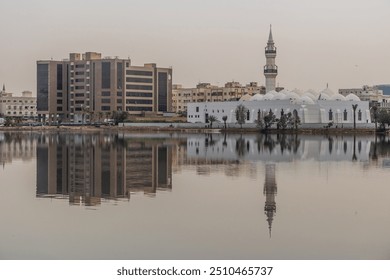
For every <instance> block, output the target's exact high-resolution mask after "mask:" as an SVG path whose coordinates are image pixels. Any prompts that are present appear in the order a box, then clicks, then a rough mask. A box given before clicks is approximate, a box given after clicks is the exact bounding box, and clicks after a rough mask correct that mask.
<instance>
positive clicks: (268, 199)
mask: <svg viewBox="0 0 390 280" xmlns="http://www.w3.org/2000/svg"><path fill="white" fill-rule="evenodd" d="M277 190H278V189H277V186H276V176H275V164H272V163H268V164H266V165H265V183H264V190H263V194H264V196H265V206H264V213H265V215H266V217H267V222H268V230H269V237H270V238H271V232H272V222H273V220H274V215H275V213H276V201H275V196H276V194H277Z"/></svg>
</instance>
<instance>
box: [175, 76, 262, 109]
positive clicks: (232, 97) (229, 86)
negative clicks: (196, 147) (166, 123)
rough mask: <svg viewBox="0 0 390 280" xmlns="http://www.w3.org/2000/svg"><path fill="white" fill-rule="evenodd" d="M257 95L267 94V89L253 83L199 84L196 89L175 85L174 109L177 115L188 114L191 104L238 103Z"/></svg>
mask: <svg viewBox="0 0 390 280" xmlns="http://www.w3.org/2000/svg"><path fill="white" fill-rule="evenodd" d="M256 93H260V94H265V87H264V86H259V85H258V84H257V83H256V82H251V83H249V84H247V85H246V86H242V85H241V84H240V83H239V82H228V83H226V84H225V85H224V86H223V87H218V86H214V85H211V84H210V83H199V84H198V85H197V86H196V87H195V88H183V87H182V86H181V85H173V90H172V109H173V111H174V112H176V113H183V112H187V103H189V102H218V101H236V100H239V99H240V98H241V97H242V96H244V95H246V94H249V95H254V94H256Z"/></svg>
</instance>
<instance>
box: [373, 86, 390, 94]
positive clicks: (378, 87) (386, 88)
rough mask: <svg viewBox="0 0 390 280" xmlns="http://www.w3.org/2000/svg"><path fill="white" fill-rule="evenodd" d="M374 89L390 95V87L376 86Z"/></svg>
mask: <svg viewBox="0 0 390 280" xmlns="http://www.w3.org/2000/svg"><path fill="white" fill-rule="evenodd" d="M374 87H376V88H377V89H379V90H381V91H382V92H383V94H384V95H390V85H376V86H374Z"/></svg>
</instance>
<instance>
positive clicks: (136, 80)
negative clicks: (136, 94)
mask: <svg viewBox="0 0 390 280" xmlns="http://www.w3.org/2000/svg"><path fill="white" fill-rule="evenodd" d="M152 82H153V79H151V78H126V83H147V84H151V83H152Z"/></svg>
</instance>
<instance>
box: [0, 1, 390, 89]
mask: <svg viewBox="0 0 390 280" xmlns="http://www.w3.org/2000/svg"><path fill="white" fill-rule="evenodd" d="M0 11H1V16H0V84H3V83H4V84H5V85H6V90H7V91H8V92H14V93H15V94H16V95H19V94H20V93H21V92H22V91H23V90H31V91H32V92H33V93H34V95H35V93H36V61H37V60H46V59H51V58H53V59H54V60H62V59H65V58H68V56H69V53H71V52H78V53H84V52H87V51H95V52H100V53H102V55H103V56H118V57H120V58H128V57H130V58H131V60H132V64H133V65H143V64H144V63H151V62H153V63H157V65H158V66H160V67H170V66H171V67H172V68H173V83H175V84H182V85H183V86H184V87H195V85H196V84H197V83H199V82H210V83H212V84H214V85H219V86H223V85H224V84H225V83H226V82H228V81H238V82H240V83H242V84H246V83H249V82H251V81H255V82H258V83H260V84H262V85H263V84H265V79H264V75H263V73H262V69H263V66H264V65H265V55H264V48H265V46H266V43H267V39H268V34H269V28H270V24H272V32H273V38H274V41H275V45H276V47H277V51H278V53H277V57H276V64H277V65H278V67H279V75H278V77H277V80H276V82H277V84H278V85H279V86H283V87H285V88H287V89H290V90H292V89H294V88H299V89H301V90H306V89H314V90H317V91H319V90H322V89H324V88H325V87H326V84H327V83H328V84H329V87H330V88H331V89H332V90H334V91H337V90H338V89H339V88H354V87H361V86H362V85H375V84H390V32H389V30H390V16H389V11H390V1H389V0H370V1H367V0H343V1H340V0H316V1H314V0H294V1H291V0H236V1H233V0H196V1H195V0H164V1H162V0H142V1H141V0H136V1H133V0H110V1H103V0H83V1H79V0H67V1H57V0H34V1H31V0H1V1H0Z"/></svg>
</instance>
